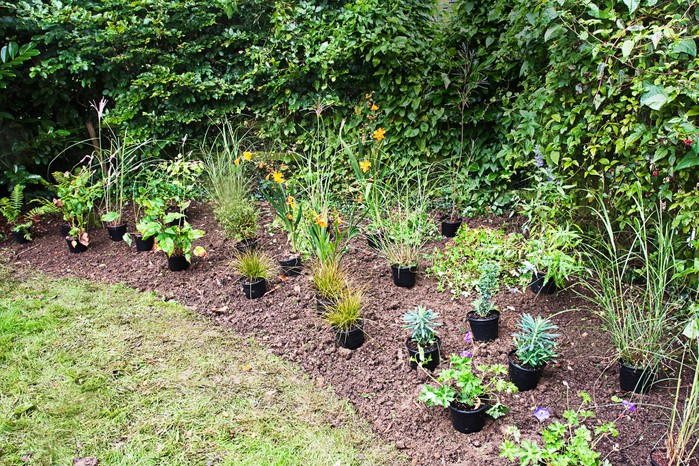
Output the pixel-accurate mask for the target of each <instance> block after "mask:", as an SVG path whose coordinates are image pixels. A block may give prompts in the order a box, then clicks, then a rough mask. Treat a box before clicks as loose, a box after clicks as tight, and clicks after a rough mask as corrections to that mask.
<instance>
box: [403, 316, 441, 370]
mask: <svg viewBox="0 0 699 466" xmlns="http://www.w3.org/2000/svg"><path fill="white" fill-rule="evenodd" d="M438 319H439V314H437V313H436V312H434V311H432V310H431V309H427V308H426V307H425V306H422V305H419V306H416V307H415V309H414V310H412V311H408V312H406V313H405V314H403V322H405V328H406V329H408V330H410V338H408V340H407V341H406V342H405V346H406V347H407V349H408V353H409V354H410V356H411V358H410V365H411V366H412V367H413V368H415V367H417V365H418V364H419V365H421V366H423V367H425V368H426V369H428V370H434V368H435V367H437V366H438V365H439V345H440V340H439V337H438V336H437V330H436V328H437V327H439V326H440V325H442V323H441V322H439V321H438Z"/></svg>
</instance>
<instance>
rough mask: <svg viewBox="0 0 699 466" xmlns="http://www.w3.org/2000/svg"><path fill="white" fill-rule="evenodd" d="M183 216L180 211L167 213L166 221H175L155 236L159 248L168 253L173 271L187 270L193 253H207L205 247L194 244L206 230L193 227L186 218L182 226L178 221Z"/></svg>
mask: <svg viewBox="0 0 699 466" xmlns="http://www.w3.org/2000/svg"><path fill="white" fill-rule="evenodd" d="M182 217H183V214H181V213H179V212H171V213H169V214H166V215H165V217H164V223H165V224H168V223H171V222H175V223H174V224H173V225H170V226H168V227H166V228H162V229H161V230H160V231H159V232H158V234H157V235H156V237H155V243H156V245H157V246H158V248H159V249H160V250H162V251H164V252H165V254H167V258H168V260H167V265H168V268H169V269H170V271H172V272H180V271H182V270H186V269H187V268H188V267H189V264H190V261H191V259H192V254H194V255H195V256H205V255H206V250H205V249H204V248H203V247H201V246H197V247H194V244H193V243H194V241H196V240H197V239H199V238H201V237H202V236H204V232H203V231H202V230H196V229H194V228H192V225H190V224H189V222H187V221H186V220H185V221H184V222H183V223H182V226H180V224H179V223H178V222H179V220H181V219H182Z"/></svg>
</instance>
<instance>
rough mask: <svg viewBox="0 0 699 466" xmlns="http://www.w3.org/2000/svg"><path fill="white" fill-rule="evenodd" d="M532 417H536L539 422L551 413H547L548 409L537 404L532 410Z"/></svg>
mask: <svg viewBox="0 0 699 466" xmlns="http://www.w3.org/2000/svg"><path fill="white" fill-rule="evenodd" d="M534 417H535V418H537V419H538V420H539V422H544V421H545V420H546V419H548V418H550V417H551V413H549V410H548V409H546V408H542V407H540V406H539V407H538V408H536V409H535V410H534Z"/></svg>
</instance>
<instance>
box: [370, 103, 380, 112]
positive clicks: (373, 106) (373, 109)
mask: <svg viewBox="0 0 699 466" xmlns="http://www.w3.org/2000/svg"><path fill="white" fill-rule="evenodd" d="M378 109H379V106H378V105H376V104H373V105H372V106H371V111H372V112H375V111H377V110H378Z"/></svg>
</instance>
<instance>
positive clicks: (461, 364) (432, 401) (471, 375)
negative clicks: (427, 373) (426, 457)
mask: <svg viewBox="0 0 699 466" xmlns="http://www.w3.org/2000/svg"><path fill="white" fill-rule="evenodd" d="M450 362H451V364H450V368H449V369H442V370H441V371H440V372H439V375H438V376H437V378H436V379H434V378H433V381H434V382H435V386H432V385H424V386H423V387H422V390H421V391H420V395H419V396H418V399H419V400H420V401H422V402H424V403H425V404H426V405H427V406H443V407H445V408H449V411H450V414H451V422H452V425H453V426H454V429H456V430H457V431H459V432H462V433H464V434H470V433H473V432H479V431H480V430H482V429H483V426H484V425H485V416H486V414H487V415H489V416H491V417H493V418H496V419H497V418H499V417H501V416H503V415H505V413H507V411H508V410H509V408H508V407H507V406H505V405H504V404H502V403H501V402H500V399H499V398H498V393H506V394H512V393H515V392H516V391H517V387H515V386H514V385H513V384H512V383H510V382H507V381H505V380H503V379H502V377H501V376H502V375H504V374H506V373H507V368H506V367H505V366H504V365H501V364H496V365H491V366H487V365H479V366H476V367H475V368H474V367H473V361H472V359H471V356H470V354H464V355H455V354H453V355H452V356H451V358H450Z"/></svg>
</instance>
